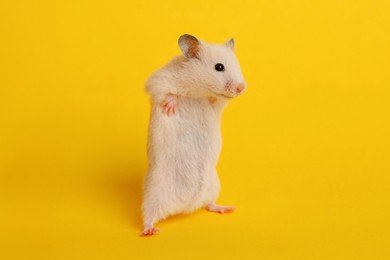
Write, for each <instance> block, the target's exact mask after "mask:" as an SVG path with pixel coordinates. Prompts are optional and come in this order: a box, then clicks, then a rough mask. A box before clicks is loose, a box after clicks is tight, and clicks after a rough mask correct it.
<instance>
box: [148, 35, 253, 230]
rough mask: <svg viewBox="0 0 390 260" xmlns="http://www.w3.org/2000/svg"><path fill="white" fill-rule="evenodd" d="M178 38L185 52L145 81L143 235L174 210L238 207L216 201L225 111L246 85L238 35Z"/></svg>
mask: <svg viewBox="0 0 390 260" xmlns="http://www.w3.org/2000/svg"><path fill="white" fill-rule="evenodd" d="M178 43H179V47H180V49H181V51H182V53H183V55H180V56H178V57H175V58H174V59H173V60H172V61H171V62H170V63H168V64H167V65H166V66H164V67H163V68H161V69H159V70H158V71H156V72H155V73H154V74H153V75H152V76H150V78H149V79H148V80H147V82H146V86H145V90H146V92H147V93H148V94H149V95H150V98H151V103H152V108H151V115H150V123H149V135H148V159H149V166H148V171H147V173H146V176H145V180H144V192H143V202H142V215H143V221H144V230H143V232H142V233H141V235H142V236H149V235H154V234H156V233H157V232H158V231H159V229H158V228H156V227H155V226H154V225H155V223H157V222H158V221H160V220H163V219H165V218H167V217H168V216H171V215H175V214H179V213H190V212H192V211H195V210H197V209H199V208H201V207H205V208H206V209H207V210H208V211H212V212H217V213H226V212H230V211H233V210H235V207H233V206H219V205H217V204H216V200H217V198H218V193H219V190H220V182H219V178H218V175H217V171H216V166H217V162H218V157H219V154H220V151H221V133H220V127H221V116H222V111H223V109H224V107H225V106H226V105H227V103H228V102H229V100H230V99H232V98H234V97H236V96H238V95H240V94H242V93H243V92H244V90H245V88H246V83H245V81H244V78H243V75H242V72H241V69H240V65H239V62H238V60H237V58H236V56H235V54H234V40H233V39H231V40H229V41H227V42H226V43H225V44H223V45H217V44H208V43H205V42H203V41H201V40H199V39H197V38H195V37H194V36H191V35H188V34H184V35H182V36H181V37H180V38H179V42H178Z"/></svg>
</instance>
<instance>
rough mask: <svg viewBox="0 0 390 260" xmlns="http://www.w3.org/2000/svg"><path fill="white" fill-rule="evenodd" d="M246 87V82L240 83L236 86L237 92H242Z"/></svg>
mask: <svg viewBox="0 0 390 260" xmlns="http://www.w3.org/2000/svg"><path fill="white" fill-rule="evenodd" d="M244 89H245V84H242V83H241V84H238V85H237V86H236V93H237V94H240V93H241V92H242V91H243V90H244Z"/></svg>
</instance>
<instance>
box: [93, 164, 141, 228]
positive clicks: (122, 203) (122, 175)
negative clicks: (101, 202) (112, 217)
mask: <svg viewBox="0 0 390 260" xmlns="http://www.w3.org/2000/svg"><path fill="white" fill-rule="evenodd" d="M145 171H146V167H142V166H137V167H131V166H127V167H121V168H118V167H116V168H114V170H113V168H111V169H110V170H108V171H106V173H105V174H104V176H103V179H102V183H101V185H102V189H103V190H104V192H105V193H104V194H105V196H106V198H107V200H108V202H109V204H110V207H111V208H112V211H114V214H116V215H118V216H119V218H121V219H123V221H124V222H125V225H129V226H131V227H132V228H134V229H137V230H141V229H142V215H141V203H142V189H143V177H144V175H145Z"/></svg>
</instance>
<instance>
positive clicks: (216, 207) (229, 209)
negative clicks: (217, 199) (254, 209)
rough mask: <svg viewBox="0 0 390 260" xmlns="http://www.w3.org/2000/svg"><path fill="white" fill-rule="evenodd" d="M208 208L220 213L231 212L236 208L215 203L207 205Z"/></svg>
mask: <svg viewBox="0 0 390 260" xmlns="http://www.w3.org/2000/svg"><path fill="white" fill-rule="evenodd" d="M206 209H207V210H208V211H210V212H216V213H219V214H224V213H229V212H232V211H234V210H235V209H236V207H234V206H219V205H215V204H210V205H208V206H207V207H206Z"/></svg>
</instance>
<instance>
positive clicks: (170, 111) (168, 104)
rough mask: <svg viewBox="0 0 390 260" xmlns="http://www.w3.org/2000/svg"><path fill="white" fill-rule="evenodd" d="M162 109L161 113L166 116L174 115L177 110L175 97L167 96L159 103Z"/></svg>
mask: <svg viewBox="0 0 390 260" xmlns="http://www.w3.org/2000/svg"><path fill="white" fill-rule="evenodd" d="M161 106H162V107H163V113H164V114H167V115H168V116H170V115H174V114H175V113H176V108H177V96H176V95H173V94H168V95H167V97H166V98H165V100H164V101H163V102H162V103H161Z"/></svg>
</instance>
